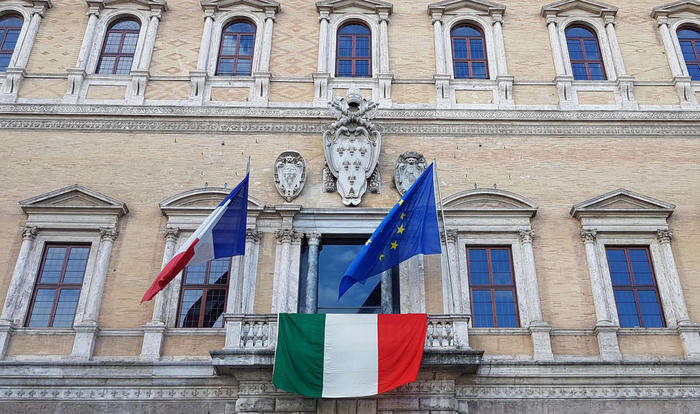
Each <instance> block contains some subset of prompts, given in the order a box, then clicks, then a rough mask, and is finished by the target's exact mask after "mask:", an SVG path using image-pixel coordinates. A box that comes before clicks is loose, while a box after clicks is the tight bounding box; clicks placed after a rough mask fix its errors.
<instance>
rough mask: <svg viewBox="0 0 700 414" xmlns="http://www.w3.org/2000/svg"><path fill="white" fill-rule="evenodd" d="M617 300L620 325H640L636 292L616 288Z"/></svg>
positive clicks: (625, 326) (627, 326)
mask: <svg viewBox="0 0 700 414" xmlns="http://www.w3.org/2000/svg"><path fill="white" fill-rule="evenodd" d="M615 302H616V303H617V314H618V316H619V317H620V326H621V327H623V328H629V327H634V326H639V315H638V314H637V306H636V304H635V302H634V293H633V292H632V291H631V290H616V291H615Z"/></svg>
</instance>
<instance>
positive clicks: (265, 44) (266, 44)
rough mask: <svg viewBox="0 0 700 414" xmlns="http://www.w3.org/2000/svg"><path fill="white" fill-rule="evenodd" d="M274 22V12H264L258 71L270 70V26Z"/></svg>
mask: <svg viewBox="0 0 700 414" xmlns="http://www.w3.org/2000/svg"><path fill="white" fill-rule="evenodd" d="M274 24H275V12H274V11H272V12H270V11H266V12H265V28H264V32H263V39H262V53H261V54H260V71H261V72H268V71H269V70H270V50H271V49H272V26H273V25H274Z"/></svg>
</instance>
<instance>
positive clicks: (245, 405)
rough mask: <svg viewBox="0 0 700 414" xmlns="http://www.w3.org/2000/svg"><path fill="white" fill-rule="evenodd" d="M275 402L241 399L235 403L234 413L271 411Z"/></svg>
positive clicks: (250, 398) (253, 398)
mask: <svg viewBox="0 0 700 414" xmlns="http://www.w3.org/2000/svg"><path fill="white" fill-rule="evenodd" d="M274 409H275V400H274V399H272V398H259V397H243V398H239V399H238V400H237V401H236V411H237V412H246V411H273V410H274Z"/></svg>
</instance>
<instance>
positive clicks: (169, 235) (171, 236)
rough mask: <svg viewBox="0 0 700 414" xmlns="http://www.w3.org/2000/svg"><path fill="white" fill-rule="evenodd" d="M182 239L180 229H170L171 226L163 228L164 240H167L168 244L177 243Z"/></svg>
mask: <svg viewBox="0 0 700 414" xmlns="http://www.w3.org/2000/svg"><path fill="white" fill-rule="evenodd" d="M179 237H180V228H179V227H170V226H165V227H164V228H163V238H164V239H165V241H166V243H167V242H170V243H175V242H177V239H178V238H179Z"/></svg>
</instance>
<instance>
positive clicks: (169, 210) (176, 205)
mask: <svg viewBox="0 0 700 414" xmlns="http://www.w3.org/2000/svg"><path fill="white" fill-rule="evenodd" d="M230 193H231V189H230V188H224V187H204V188H195V189H193V190H187V191H183V192H181V193H178V194H175V195H172V196H170V197H168V198H166V199H165V200H163V201H161V202H160V203H158V206H159V207H160V210H161V212H162V213H163V214H164V215H176V214H203V215H207V214H209V213H211V211H212V210H214V208H216V206H217V205H219V203H221V200H223V199H224V198H225V197H226V196H227V195H229V194H230ZM263 207H264V205H263V203H262V202H261V201H260V200H258V199H257V198H255V197H253V196H250V195H249V196H248V210H249V211H251V210H252V211H261V210H262V209H263Z"/></svg>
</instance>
